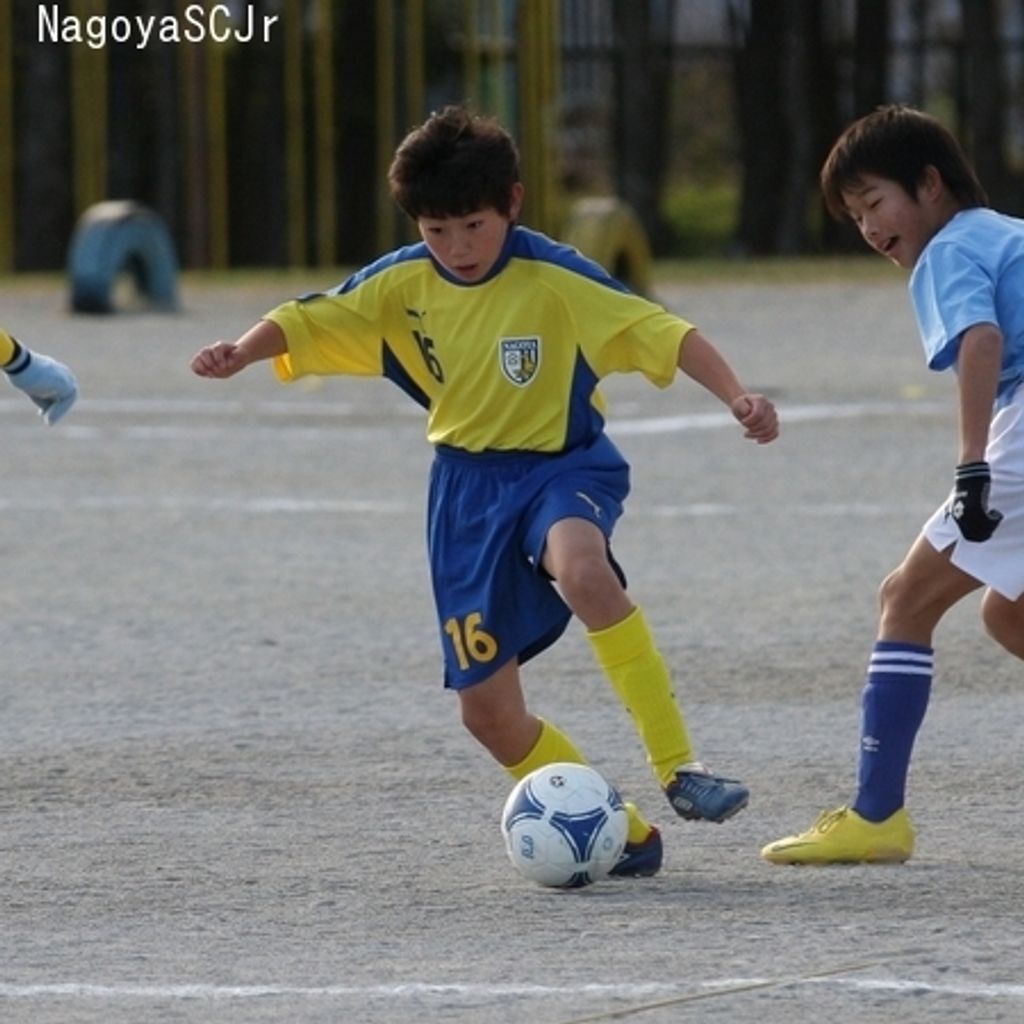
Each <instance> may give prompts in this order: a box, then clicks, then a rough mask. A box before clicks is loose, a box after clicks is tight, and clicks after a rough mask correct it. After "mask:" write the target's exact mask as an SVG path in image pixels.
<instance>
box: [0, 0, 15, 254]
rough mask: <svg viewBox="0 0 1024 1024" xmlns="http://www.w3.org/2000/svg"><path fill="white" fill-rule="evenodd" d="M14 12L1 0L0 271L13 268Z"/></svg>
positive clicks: (7, 1) (6, 1) (9, 0)
mask: <svg viewBox="0 0 1024 1024" xmlns="http://www.w3.org/2000/svg"><path fill="white" fill-rule="evenodd" d="M13 31H14V12H13V10H12V9H11V0H0V274H8V273H10V272H11V271H12V270H13V269H14V52H13V50H14V48H13V47H12V45H11V36H12V34H13Z"/></svg>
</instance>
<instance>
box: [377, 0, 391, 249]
mask: <svg viewBox="0 0 1024 1024" xmlns="http://www.w3.org/2000/svg"><path fill="white" fill-rule="evenodd" d="M393 2H394V0H376V8H375V10H376V16H377V22H376V24H377V48H376V49H377V53H376V56H377V249H378V250H379V251H380V252H384V251H385V250H386V249H390V248H391V247H392V246H393V245H394V244H395V229H396V217H395V213H396V211H395V204H394V203H393V202H392V200H391V196H390V194H389V192H388V187H387V173H388V167H390V166H391V157H392V155H393V151H394V143H395V138H394V136H395V106H396V91H395V70H396V69H395V22H394V11H393Z"/></svg>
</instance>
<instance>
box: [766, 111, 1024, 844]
mask: <svg viewBox="0 0 1024 1024" xmlns="http://www.w3.org/2000/svg"><path fill="white" fill-rule="evenodd" d="M821 182H822V189H823V192H824V195H825V201H826V204H827V205H828V208H829V210H830V212H831V213H832V214H833V215H834V216H835V217H837V218H845V217H851V218H852V219H853V221H854V223H855V224H856V225H857V227H858V228H859V229H860V233H861V235H862V236H863V238H864V240H865V241H866V242H867V243H868V245H870V246H871V248H872V249H875V250H876V251H877V252H879V253H881V254H882V255H883V256H886V257H888V258H889V259H891V260H892V261H893V262H894V263H896V264H897V265H898V266H900V267H903V268H904V269H907V270H910V271H911V275H910V298H911V302H912V304H913V307H914V314H915V316H916V318H917V324H918V328H919V330H920V334H921V340H922V342H923V344H924V350H925V356H926V358H927V362H928V366H929V367H930V368H931V369H933V370H946V369H953V370H954V371H955V372H956V374H957V388H958V393H959V413H960V438H959V459H958V465H957V466H956V470H955V474H954V484H953V490H952V493H951V494H950V496H949V498H948V499H947V500H946V501H944V502H943V503H942V505H941V506H940V507H939V508H938V509H937V510H936V511H935V513H934V514H933V515H932V516H931V518H930V519H929V520H928V521H927V522H926V523H925V525H924V527H923V529H922V531H921V534H920V536H919V537H918V538H917V540H916V541H915V542H914V544H913V546H912V547H911V549H910V551H909V553H908V554H907V556H906V558H905V559H904V561H903V563H902V564H901V565H900V566H899V568H897V569H896V570H895V572H893V573H892V574H891V575H890V576H888V577H887V578H886V580H885V581H884V583H883V584H882V590H881V605H882V611H881V621H880V624H879V630H878V637H877V640H876V643H875V646H874V649H873V651H872V654H871V659H870V663H869V666H868V672H867V682H866V684H865V687H864V692H863V709H862V722H861V746H860V763H859V770H858V779H857V792H856V796H855V798H854V800H853V803H852V805H850V806H848V807H840V808H838V809H837V810H834V811H826V812H824V813H823V814H822V815H821V816H820V817H819V818H818V820H817V821H816V822H815V823H814V825H812V826H811V828H810V829H808V831H806V832H803V833H800V834H799V835H793V836H788V837H786V838H785V839H780V840H779V841H777V842H775V843H771V844H769V845H768V846H766V847H765V848H764V849H763V850H762V856H763V857H764V858H765V859H766V860H768V861H770V862H772V863H775V864H829V863H849V862H861V861H863V862H872V861H889V862H902V861H905V860H907V858H909V857H910V856H911V854H912V853H913V849H914V830H913V827H912V825H911V823H910V819H909V817H908V816H907V812H906V809H905V807H904V802H905V796H906V792H905V791H906V782H907V773H908V769H909V765H910V757H911V752H912V748H913V744H914V740H915V737H916V735H917V731H918V729H919V727H920V725H921V722H922V720H923V718H924V714H925V710H926V708H927V705H928V698H929V693H930V689H931V682H932V673H933V648H932V634H933V632H934V630H935V627H936V626H937V625H938V622H939V620H940V619H941V618H942V616H943V615H944V614H945V612H946V611H948V610H949V609H950V608H951V607H952V606H953V605H954V604H956V603H957V602H958V601H959V600H960V599H961V598H963V597H965V596H966V595H967V594H969V593H971V592H972V591H975V590H977V589H978V588H980V587H985V588H986V590H985V595H984V598H983V600H982V605H981V609H982V612H981V613H982V619H983V621H984V624H985V628H986V629H987V631H988V633H989V635H990V636H991V637H992V638H993V639H994V640H996V641H997V642H998V643H1000V644H1001V645H1002V646H1003V647H1005V648H1006V650H1008V651H1009V652H1010V653H1011V654H1015V655H1016V656H1017V657H1018V658H1024V597H1022V595H1024V388H1022V387H1021V386H1020V384H1021V381H1022V379H1024V221H1022V220H1018V219H1016V218H1013V217H1008V216H1005V215H1003V214H1000V213H997V212H996V211H994V210H992V209H989V208H988V202H987V199H986V196H985V193H984V191H983V189H982V187H981V185H980V184H979V182H978V180H977V178H976V176H975V174H974V171H973V169H972V168H971V166H970V164H969V163H968V161H967V159H966V157H965V156H964V154H963V152H962V151H961V149H960V147H959V145H958V144H957V142H956V140H955V139H954V138H953V137H952V135H950V133H949V132H948V131H947V130H946V129H945V128H943V127H942V125H941V124H939V123H938V122H937V121H936V120H935V119H934V118H931V117H929V116H927V115H925V114H923V113H920V112H919V111H916V110H913V109H911V108H908V107H903V106H888V107H883V108H880V109H878V110H877V111H875V112H874V113H872V114H869V115H867V116H866V117H864V118H861V119H860V120H859V121H856V122H854V123H853V124H852V125H851V126H850V127H849V128H847V129H846V131H845V132H844V133H843V134H842V135H841V136H840V137H839V139H838V141H837V142H836V143H835V145H834V146H833V148H832V151H831V153H830V155H829V157H828V159H827V160H826V162H825V165H824V167H823V169H822V172H821ZM990 502H991V504H990Z"/></svg>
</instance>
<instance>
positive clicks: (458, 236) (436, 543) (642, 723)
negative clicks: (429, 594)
mask: <svg viewBox="0 0 1024 1024" xmlns="http://www.w3.org/2000/svg"><path fill="white" fill-rule="evenodd" d="M389 181H390V185H391V190H392V194H393V196H394V197H395V199H396V201H397V202H398V204H399V205H400V206H401V207H402V208H403V209H404V210H405V211H406V212H407V213H408V214H409V216H410V217H411V218H412V219H413V220H414V221H415V222H416V224H417V227H418V228H419V231H420V235H421V237H422V239H423V241H422V243H420V244H417V245H412V246H407V247H404V248H401V249H398V250H396V251H394V252H392V253H389V254H388V255H386V256H384V257H382V258H381V259H379V260H377V261H376V262H374V263H372V264H371V265H370V266H368V267H366V268H364V269H363V270H361V271H359V272H358V273H356V274H354V275H353V276H352V277H350V278H349V279H348V280H347V281H345V282H344V283H343V284H342V285H340V286H339V287H338V288H336V289H334V290H333V291H332V292H330V293H328V294H324V295H313V296H307V297H305V298H302V299H299V300H296V301H294V302H288V303H285V304H284V305H283V306H281V307H279V308H278V309H275V310H273V311H272V312H270V313H269V314H267V316H266V317H265V319H263V320H262V321H261V322H260V323H258V324H257V325H256V326H255V327H253V328H252V329H251V330H249V331H248V332H247V333H246V334H245V335H243V336H242V337H241V338H240V339H239V340H238V341H234V342H226V341H220V342H216V343H215V344H213V345H209V346H207V347H205V348H204V349H202V350H201V351H200V352H199V353H198V354H197V355H196V356H195V358H194V359H193V361H192V368H193V370H194V371H195V372H196V373H198V374H199V375H201V376H206V377H218V378H219V377H230V376H232V375H233V374H235V373H237V372H238V371H239V370H241V369H243V368H244V367H246V366H247V365H249V364H250V363H252V362H254V361H256V360H262V359H270V360H273V364H274V368H275V371H276V373H277V374H278V376H279V378H280V379H281V380H283V381H289V380H294V379H295V378H297V377H301V376H303V375H305V374H332V373H343V374H363V375H381V376H384V377H387V378H388V379H390V380H391V381H393V382H394V383H395V384H397V385H398V386H399V387H400V388H401V389H402V390H403V391H404V392H405V393H406V394H407V395H409V396H410V397H411V398H412V399H413V400H414V401H416V402H418V403H419V404H420V405H421V406H422V407H423V408H424V409H425V410H426V419H427V438H428V440H429V441H430V442H431V443H432V444H433V445H434V446H435V451H436V457H435V459H434V463H433V467H432V470H431V476H430V493H429V501H428V523H427V535H428V550H429V556H430V567H431V580H432V584H433V589H434V597H435V603H436V606H437V613H438V622H439V626H440V633H441V640H442V645H443V648H444V675H445V685H446V686H448V687H449V688H451V689H453V690H455V691H456V693H457V694H458V697H459V702H460V709H461V714H462V720H463V722H464V723H465V725H466V727H467V728H468V729H469V731H470V732H471V733H472V735H473V736H474V737H476V739H477V740H478V741H479V742H480V743H481V744H483V746H485V747H486V748H487V750H488V751H489V752H490V753H491V754H492V755H493V756H494V757H495V758H496V759H497V760H498V761H499V762H500V763H501V764H502V765H503V766H504V767H505V768H506V769H507V770H508V772H509V773H510V774H511V775H512V776H513V778H515V779H520V778H523V777H524V776H525V775H527V774H528V773H529V772H531V771H533V770H534V769H536V768H540V767H542V766H544V765H545V764H549V763H552V762H555V761H573V762H582V761H583V760H584V759H583V755H582V754H581V753H580V751H579V750H578V749H577V748H576V746H575V745H574V744H573V743H572V741H571V740H570V739H569V738H568V736H566V735H565V734H564V733H563V732H561V731H560V730H559V729H558V728H557V727H556V726H555V725H553V724H552V723H551V722H547V721H544V720H542V719H540V718H538V717H536V716H535V715H533V714H532V713H530V712H529V711H528V710H527V708H526V703H525V699H524V695H523V690H522V687H521V684H520V678H519V665H520V664H521V663H522V662H524V661H526V660H527V659H528V658H530V657H532V656H533V655H535V654H537V653H539V652H540V651H542V650H543V649H544V648H546V647H547V646H549V645H550V644H551V643H553V642H554V641H555V640H556V639H557V638H558V637H559V636H560V635H561V633H562V632H563V630H564V629H565V627H566V625H567V623H568V621H569V619H570V617H571V615H572V614H575V615H577V616H578V617H579V618H580V619H581V620H582V622H583V623H584V625H585V626H586V628H587V631H588V636H589V638H590V640H591V642H592V645H593V648H594V652H595V655H596V657H597V659H598V661H599V663H600V664H601V666H602V668H603V669H604V670H605V672H606V674H607V675H608V677H609V679H610V681H611V683H612V686H613V687H614V689H615V691H616V692H617V694H618V695H619V697H620V698H621V700H622V701H623V703H624V704H625V705H626V707H627V708H628V709H629V712H630V714H631V715H632V717H633V719H634V722H635V724H636V727H637V730H638V731H639V733H640V737H641V739H642V740H643V742H644V745H645V747H646V750H647V754H648V758H649V761H650V764H651V766H652V769H653V771H654V772H655V774H656V776H657V778H658V781H659V782H660V784H661V785H662V787H663V788H664V791H665V793H666V795H667V796H668V798H669V800H670V802H671V803H672V805H673V807H674V808H675V810H676V811H677V813H679V814H680V815H681V816H682V817H685V818H691V819H698V820H699V819H703V820H711V821H723V820H725V819H726V818H728V817H730V816H732V815H733V814H735V813H736V812H737V811H739V810H740V809H742V807H744V806H745V805H746V803H747V799H748V792H747V789H746V787H745V786H743V785H741V784H740V783H738V782H736V781H734V780H730V779H724V778H720V777H719V776H717V775H714V774H712V773H711V772H710V771H709V770H708V769H707V768H706V767H705V766H703V765H702V764H701V763H700V762H699V761H697V758H696V754H695V752H694V749H693V746H692V743H691V741H690V738H689V735H688V732H687V729H686V725H685V722H684V720H683V717H682V713H681V711H680V709H679V707H678V705H677V703H676V701H675V697H674V695H673V692H672V685H671V679H670V677H669V672H668V669H667V667H666V665H665V662H664V660H663V659H662V657H661V655H660V653H659V652H658V650H657V648H656V647H655V645H654V641H653V638H652V636H651V633H650V630H649V629H648V627H647V624H646V622H645V620H644V618H643V615H642V613H641V611H640V609H639V608H637V607H636V606H635V605H634V604H633V602H632V601H631V600H630V598H629V597H628V595H627V593H626V590H625V584H624V577H623V576H622V573H621V570H620V569H619V567H618V565H617V563H616V562H615V561H614V559H613V558H612V556H611V549H610V541H611V535H612V530H613V528H614V525H615V522H616V520H617V519H618V518H619V516H620V514H621V512H622V504H623V502H624V500H625V498H626V494H627V492H628V490H629V468H628V466H627V465H626V462H625V461H624V459H623V458H622V456H621V454H620V453H619V452H618V450H617V449H616V448H615V446H614V445H613V444H612V442H611V441H610V440H609V439H608V437H607V435H606V434H605V432H604V416H603V408H604V407H603V403H602V400H601V396H600V392H599V391H598V390H597V384H598V382H599V381H600V379H601V378H603V377H605V376H607V375H608V374H610V373H613V372H625V371H631V370H637V371H640V372H642V373H644V374H645V375H646V376H647V377H648V378H649V379H650V380H651V381H652V382H653V383H655V384H656V385H659V386H662V387H664V386H667V385H668V384H669V383H670V382H671V381H672V379H673V378H674V376H675V373H676V371H677V369H680V368H681V369H682V370H683V372H684V373H686V374H688V375H690V376H691V377H693V378H694V379H695V380H697V381H698V382H699V383H700V384H702V385H703V386H704V387H706V388H708V389H709V390H710V391H711V392H712V393H714V394H715V395H716V396H717V397H719V398H720V399H721V400H722V401H723V402H724V403H725V404H726V405H727V406H728V407H729V408H730V409H731V410H732V412H733V414H734V415H735V417H736V419H737V420H738V421H739V423H740V424H741V425H742V426H743V427H744V428H745V431H746V436H747V437H749V438H751V439H753V440H754V441H756V442H758V443H765V442H768V441H771V440H773V439H774V438H775V436H776V434H777V432H778V423H777V417H776V414H775V409H774V407H773V406H772V404H771V402H769V401H768V400H767V399H765V398H764V397H762V396H760V395H752V394H749V393H748V392H747V390H746V389H745V388H744V387H743V386H742V385H741V384H740V383H739V381H738V380H737V379H736V377H735V375H734V374H733V372H732V370H731V369H730V368H729V366H728V364H727V363H726V362H725V360H724V359H723V358H722V357H721V355H719V353H718V351H717V350H716V349H715V348H714V347H713V346H712V345H711V344H710V342H708V341H707V340H706V339H705V338H703V337H702V336H701V335H700V333H699V332H698V331H696V330H695V329H694V328H693V327H692V325H690V324H688V323H686V322H685V321H683V320H681V319H680V318H679V317H677V316H674V315H673V314H671V313H669V312H668V311H666V310H665V309H663V308H662V307H661V306H658V305H656V304H655V303H652V302H649V301H648V300H646V299H643V298H641V297H639V296H636V295H633V294H631V293H629V292H628V291H627V290H626V289H624V288H623V287H622V286H621V285H619V284H618V283H617V282H616V281H614V280H613V279H612V278H610V277H609V276H608V275H607V274H606V273H605V272H604V271H603V270H602V269H601V268H600V267H599V266H597V265H596V264H594V263H592V262H591V261H589V260H587V259H584V258H583V257H582V256H581V255H580V254H579V253H578V252H576V251H575V250H574V249H570V248H568V247H566V246H563V245H558V244H557V243H555V242H553V241H552V240H551V239H549V238H546V237H544V236H543V235H540V234H537V233H536V232H533V231H530V230H528V229H526V228H524V227H522V226H520V225H519V224H518V223H517V220H518V217H519V212H520V208H521V206H522V201H523V185H522V183H521V181H520V180H519V163H518V154H517V152H516V147H515V144H514V142H513V141H512V139H511V137H510V136H509V135H508V133H507V132H506V131H505V130H504V129H503V128H501V126H500V125H498V124H497V123H496V122H494V121H492V120H490V119H486V118H481V117H475V116H472V115H471V114H470V113H469V112H468V111H466V110H465V109H464V108H461V107H448V108H445V109H444V110H442V111H441V112H439V113H437V114H434V115H432V116H431V117H430V118H429V119H428V120H427V121H426V122H425V123H424V124H423V125H422V126H420V127H419V128H417V129H416V130H414V131H413V132H411V133H410V134H409V135H408V136H407V137H406V139H405V140H404V141H403V142H402V144H401V145H400V146H399V148H398V150H397V152H396V154H395V158H394V161H393V162H392V165H391V169H390V173H389ZM627 807H628V811H629V817H630V828H629V838H628V842H627V845H626V850H625V852H624V854H623V858H622V860H621V861H620V862H619V864H618V865H617V867H616V868H615V869H614V871H613V874H616V875H620V876H641V875H652V874H654V873H655V872H657V871H658V869H659V868H660V866H661V862H662V840H661V835H660V832H659V830H658V829H657V828H656V827H654V826H652V825H651V824H650V823H648V822H647V821H646V820H645V819H644V818H643V817H642V816H641V814H640V812H639V811H638V809H637V808H636V806H635V805H633V804H629V805H627Z"/></svg>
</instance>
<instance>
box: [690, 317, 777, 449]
mask: <svg viewBox="0 0 1024 1024" xmlns="http://www.w3.org/2000/svg"><path fill="white" fill-rule="evenodd" d="M678 365H679V369H680V370H682V371H683V373H685V374H686V375H687V376H688V377H691V378H693V380H695V381H696V382H697V383H698V384H700V385H701V386H702V387H704V388H706V389H707V390H708V391H710V392H711V393H712V394H713V395H714V396H715V397H716V398H719V399H720V400H721V401H722V402H724V403H725V404H726V405H727V406H729V408H730V409H731V410H732V414H733V416H735V417H736V419H737V420H739V422H740V423H741V424H742V425H743V426H744V427H745V428H746V432H745V434H744V436H745V437H749V438H750V439H751V440H752V441H756V442H757V443H758V444H767V443H768V442H769V441H774V440H775V438H777V437H778V436H779V417H778V414H777V413H776V412H775V406H774V405H773V404H772V403H771V401H769V400H768V399H767V398H765V397H764V395H757V394H751V393H750V392H748V391H747V389H746V388H744V387H743V385H742V384H741V383H740V382H739V380H738V379H737V377H736V374H734V373H733V372H732V368H731V367H730V366H729V364H728V363H727V362H726V361H725V359H724V357H723V356H722V354H721V353H720V352H719V351H718V349H716V348H715V346H714V345H712V344H711V342H710V341H708V340H707V338H705V337H704V335H702V334H701V333H700V331H698V330H696V329H694V330H691V331H687V333H686V335H685V337H684V338H683V340H682V342H681V344H680V346H679V362H678Z"/></svg>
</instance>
